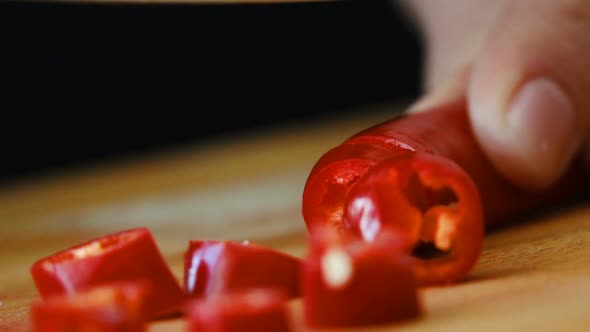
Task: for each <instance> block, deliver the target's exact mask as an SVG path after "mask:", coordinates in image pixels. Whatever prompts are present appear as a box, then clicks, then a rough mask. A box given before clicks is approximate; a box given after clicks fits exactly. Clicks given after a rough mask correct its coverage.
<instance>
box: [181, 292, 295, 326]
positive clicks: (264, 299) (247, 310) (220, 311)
mask: <svg viewBox="0 0 590 332" xmlns="http://www.w3.org/2000/svg"><path fill="white" fill-rule="evenodd" d="M287 299H288V297H287V295H286V294H284V292H282V291H281V290H277V289H250V290H247V291H237V292H233V293H227V294H224V295H221V296H212V297H208V298H204V299H197V300H194V301H193V302H191V303H190V304H189V306H188V309H187V318H188V324H189V328H188V330H189V331H192V332H202V331H207V332H242V331H256V332H287V331H291V322H290V319H289V315H288V311H287V308H286V306H285V302H286V300H287Z"/></svg>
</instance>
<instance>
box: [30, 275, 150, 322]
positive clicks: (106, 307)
mask: <svg viewBox="0 0 590 332" xmlns="http://www.w3.org/2000/svg"><path fill="white" fill-rule="evenodd" d="M149 288H150V286H149V284H147V283H141V282H128V283H115V284H109V285H104V286H99V287H94V288H91V289H88V290H85V291H81V292H79V293H76V294H73V295H56V296H53V297H50V298H48V299H46V300H45V301H43V302H35V303H33V304H32V305H31V319H32V322H33V330H34V331H39V332H63V331H94V332H101V331H105V332H106V331H115V332H117V331H118V332H141V331H144V330H145V328H144V326H145V324H144V323H145V320H146V312H145V309H146V308H145V301H146V296H147V294H148V291H149Z"/></svg>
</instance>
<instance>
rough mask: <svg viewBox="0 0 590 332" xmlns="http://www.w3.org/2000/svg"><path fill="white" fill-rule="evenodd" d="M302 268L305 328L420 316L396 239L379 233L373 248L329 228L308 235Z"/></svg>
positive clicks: (410, 276) (409, 271) (411, 277)
mask: <svg viewBox="0 0 590 332" xmlns="http://www.w3.org/2000/svg"><path fill="white" fill-rule="evenodd" d="M311 236H312V239H311V244H310V249H309V250H310V251H309V254H308V256H307V258H306V259H305V260H304V265H303V266H304V267H303V281H302V282H303V286H302V287H303V290H302V291H303V305H304V317H305V322H306V323H307V324H308V325H310V326H313V327H347V326H363V325H372V324H384V323H392V322H399V321H406V320H410V319H414V318H416V317H418V316H419V315H420V314H421V312H422V306H421V304H420V301H419V298H418V293H417V286H416V282H415V279H414V275H413V270H412V261H411V260H409V259H408V258H407V257H405V256H403V255H401V254H400V251H399V246H400V245H401V242H400V239H399V238H398V236H397V235H396V234H394V233H389V232H387V231H385V232H381V233H380V235H379V237H378V238H376V239H375V241H373V242H372V243H367V242H365V241H362V240H360V239H358V238H350V237H349V236H347V234H346V233H341V232H337V231H336V230H335V229H333V228H326V227H315V228H314V229H312V235H311Z"/></svg>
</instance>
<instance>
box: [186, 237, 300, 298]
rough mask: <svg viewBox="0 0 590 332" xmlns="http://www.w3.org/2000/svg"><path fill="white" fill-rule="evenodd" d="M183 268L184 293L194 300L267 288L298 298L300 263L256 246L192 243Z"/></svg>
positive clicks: (211, 242)
mask: <svg viewBox="0 0 590 332" xmlns="http://www.w3.org/2000/svg"><path fill="white" fill-rule="evenodd" d="M184 266H185V268H184V286H185V290H186V292H187V293H188V294H189V295H190V296H192V297H203V296H210V295H215V294H220V293H227V292H230V291H236V290H245V289H249V288H268V287H272V288H279V289H282V290H284V291H285V293H286V294H287V296H289V297H296V296H298V295H299V277H300V271H301V261H300V260H299V259H298V258H295V257H292V256H289V255H286V254H283V253H281V252H278V251H275V250H272V249H270V248H265V247H262V246H258V245H255V244H250V243H246V242H242V243H239V242H230V241H190V243H189V248H188V250H187V252H186V253H185V255H184Z"/></svg>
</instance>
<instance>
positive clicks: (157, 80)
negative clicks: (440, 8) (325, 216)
mask: <svg viewBox="0 0 590 332" xmlns="http://www.w3.org/2000/svg"><path fill="white" fill-rule="evenodd" d="M420 63H421V52H420V46H419V43H418V39H417V37H416V34H415V33H414V31H412V29H411V28H410V27H409V25H408V24H407V23H406V22H405V21H404V20H403V19H401V15H400V13H399V10H396V9H395V8H393V6H391V4H390V3H389V2H388V1H368V0H361V1H343V2H333V3H310V4H280V5H207V6H203V5H165V6H164V5H123V6H122V5H77V4H38V3H23V2H13V3H6V2H5V3H2V4H0V83H1V84H2V87H0V114H1V118H0V149H1V154H0V155H1V156H2V157H1V159H0V160H1V163H0V184H2V183H8V182H12V181H15V180H19V179H22V178H26V177H29V176H31V175H39V174H41V175H42V174H46V173H48V172H52V171H54V170H56V169H61V168H64V167H78V166H82V165H87V164H91V163H94V162H97V161H103V160H113V159H117V158H121V157H123V156H129V155H131V156H133V155H136V154H140V153H145V152H149V151H152V150H154V149H161V148H166V147H170V146H174V145H178V144H186V143H195V142H196V143H198V142H202V141H205V140H208V139H212V138H216V137H222V136H223V135H227V133H236V132H239V131H246V130H256V129H259V128H264V127H265V126H269V125H273V124H278V123H281V122H292V121H299V122H301V121H303V122H305V121H313V120H314V119H317V118H318V117H323V116H329V115H336V114H338V113H339V112H350V110H351V109H354V108H355V107H359V106H362V105H368V104H375V103H382V102H387V101H393V100H400V99H403V100H410V99H412V98H415V97H416V96H417V95H418V93H419V85H420V82H419V76H420Z"/></svg>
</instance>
